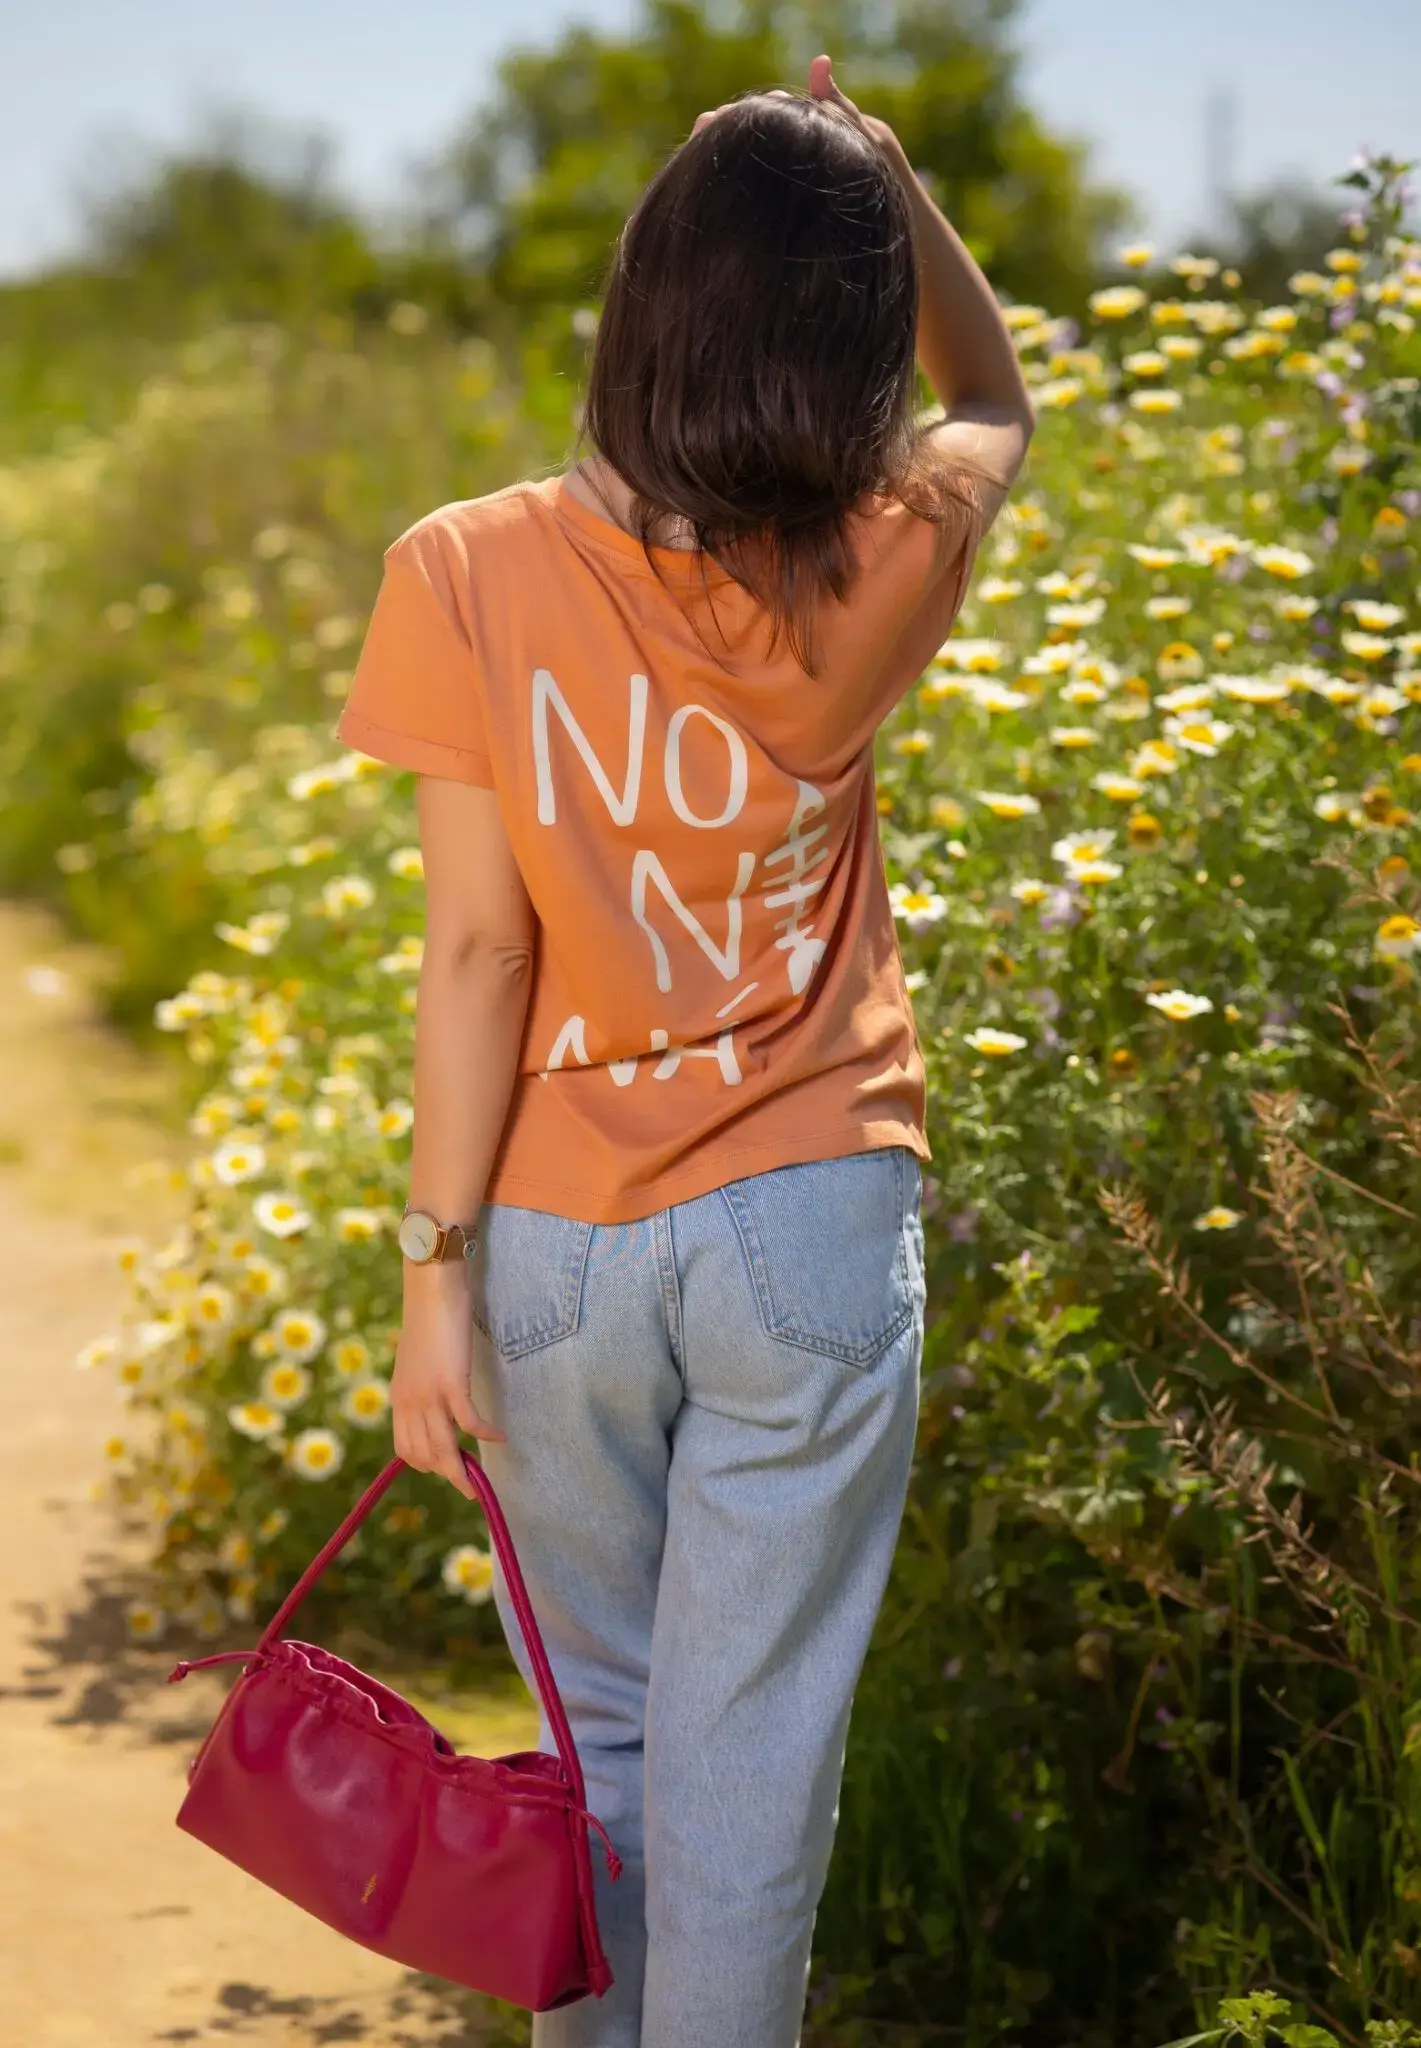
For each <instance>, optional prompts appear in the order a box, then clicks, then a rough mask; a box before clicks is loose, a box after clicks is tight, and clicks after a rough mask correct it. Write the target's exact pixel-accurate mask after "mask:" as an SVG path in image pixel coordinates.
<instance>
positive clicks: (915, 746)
mask: <svg viewBox="0 0 1421 2048" xmlns="http://www.w3.org/2000/svg"><path fill="white" fill-rule="evenodd" d="M932 743H933V741H932V734H931V733H927V732H923V731H921V730H918V731H916V732H900V733H899V734H897V735H896V737H895V738H894V739H893V741H892V742H891V744H892V748H893V751H894V753H895V754H925V753H926V752H927V751H928V748H929V747H930V746H931V745H932Z"/></svg>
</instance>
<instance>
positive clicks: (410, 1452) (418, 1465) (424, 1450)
mask: <svg viewBox="0 0 1421 2048" xmlns="http://www.w3.org/2000/svg"><path fill="white" fill-rule="evenodd" d="M404 1438H405V1449H404V1450H403V1451H401V1453H400V1456H401V1457H402V1458H403V1459H404V1461H405V1463H406V1464H407V1465H412V1466H413V1467H414V1469H415V1471H416V1472H428V1471H429V1470H430V1469H431V1460H430V1453H429V1437H428V1434H427V1433H426V1431H425V1427H424V1416H423V1414H422V1413H421V1411H420V1410H419V1409H415V1410H414V1411H413V1413H411V1414H407V1415H406V1417H405V1427H404Z"/></svg>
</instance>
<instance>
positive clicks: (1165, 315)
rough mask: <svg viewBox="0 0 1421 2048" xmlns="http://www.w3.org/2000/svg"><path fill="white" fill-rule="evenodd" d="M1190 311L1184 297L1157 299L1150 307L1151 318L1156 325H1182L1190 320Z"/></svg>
mask: <svg viewBox="0 0 1421 2048" xmlns="http://www.w3.org/2000/svg"><path fill="white" fill-rule="evenodd" d="M1189 312H1190V309H1189V307H1188V306H1186V305H1185V303H1184V301H1183V299H1157V300H1156V301H1155V303H1154V305H1153V306H1151V307H1150V318H1151V320H1152V321H1153V322H1154V324H1155V326H1156V327H1181V326H1183V325H1184V324H1185V323H1186V322H1187V321H1188V319H1189Z"/></svg>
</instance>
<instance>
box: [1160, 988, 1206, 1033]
mask: <svg viewBox="0 0 1421 2048" xmlns="http://www.w3.org/2000/svg"><path fill="white" fill-rule="evenodd" d="M1145 1001H1146V1002H1147V1003H1148V1004H1149V1006H1150V1008H1151V1009H1152V1010H1158V1011H1159V1012H1160V1015H1161V1016H1164V1017H1168V1018H1170V1019H1171V1021H1172V1022H1174V1023H1176V1024H1187V1023H1188V1022H1189V1021H1190V1019H1191V1018H1193V1017H1203V1016H1205V1015H1206V1014H1207V1013H1208V1012H1209V1011H1210V1010H1212V1009H1213V1007H1214V1005H1213V1003H1212V1002H1211V1001H1210V1000H1209V998H1208V996H1194V995H1190V993H1189V991H1188V990H1187V989H1182V988H1171V989H1166V990H1165V991H1164V992H1163V993H1162V994H1159V995H1147V996H1146V997H1145Z"/></svg>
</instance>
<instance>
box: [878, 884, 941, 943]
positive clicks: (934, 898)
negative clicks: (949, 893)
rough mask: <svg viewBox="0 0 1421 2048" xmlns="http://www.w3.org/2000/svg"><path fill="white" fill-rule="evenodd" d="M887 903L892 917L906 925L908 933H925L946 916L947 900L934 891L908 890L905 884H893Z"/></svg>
mask: <svg viewBox="0 0 1421 2048" xmlns="http://www.w3.org/2000/svg"><path fill="white" fill-rule="evenodd" d="M888 901H889V904H890V905H891V907H892V911H893V915H894V916H895V917H896V918H899V919H901V921H902V922H903V923H904V924H906V925H907V927H908V929H909V931H910V932H922V931H926V930H927V929H928V927H929V926H930V925H934V924H937V923H938V922H939V920H940V919H941V918H943V917H945V916H946V915H947V898H946V897H945V896H940V895H939V894H938V892H937V891H936V890H935V889H910V888H909V886H908V884H907V883H906V882H895V883H894V884H893V886H892V887H891V888H890V889H889V891H888Z"/></svg>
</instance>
